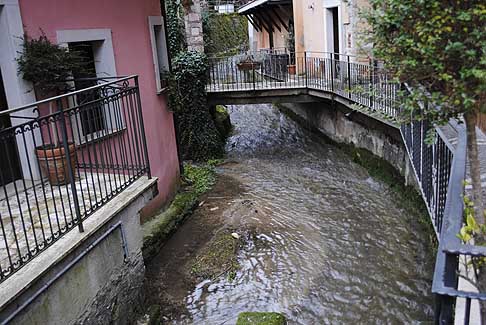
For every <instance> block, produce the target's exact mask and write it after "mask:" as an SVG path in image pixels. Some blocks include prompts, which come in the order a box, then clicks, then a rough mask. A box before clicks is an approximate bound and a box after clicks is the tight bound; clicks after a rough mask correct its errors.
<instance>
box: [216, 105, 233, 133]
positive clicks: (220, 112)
mask: <svg viewBox="0 0 486 325" xmlns="http://www.w3.org/2000/svg"><path fill="white" fill-rule="evenodd" d="M212 115H213V119H214V124H215V126H216V129H218V132H219V134H220V135H221V138H222V139H223V140H226V138H227V137H228V136H229V135H230V133H231V130H232V126H231V119H230V115H229V113H228V111H227V110H226V107H224V106H223V105H216V107H215V108H214V109H213V110H212Z"/></svg>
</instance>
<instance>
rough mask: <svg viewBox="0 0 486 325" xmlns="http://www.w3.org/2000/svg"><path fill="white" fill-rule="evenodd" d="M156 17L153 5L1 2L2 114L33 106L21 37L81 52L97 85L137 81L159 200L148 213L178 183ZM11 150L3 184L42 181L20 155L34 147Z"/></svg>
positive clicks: (144, 0) (121, 0) (154, 0)
mask: <svg viewBox="0 0 486 325" xmlns="http://www.w3.org/2000/svg"><path fill="white" fill-rule="evenodd" d="M161 12H162V11H161V6H160V1H159V0H83V1H76V0H44V1H38V0H0V28H1V30H2V33H1V34H0V75H1V78H0V111H5V110H7V109H12V108H15V107H20V106H23V105H26V104H29V103H32V102H35V101H36V100H39V98H35V95H34V92H32V91H31V89H32V85H30V84H29V83H27V82H25V81H24V80H22V79H21V77H19V76H18V73H17V63H16V61H15V58H16V57H18V52H19V51H20V50H21V48H22V40H21V39H20V37H22V36H23V35H24V34H27V35H28V36H29V37H32V38H36V37H38V36H39V35H41V33H44V34H45V35H46V36H47V37H48V38H49V40H50V41H51V42H52V43H56V44H59V45H61V46H66V47H68V48H72V47H74V48H78V49H79V48H80V49H82V50H83V51H84V52H85V53H86V55H88V56H91V58H92V61H93V67H92V69H93V76H96V77H98V78H105V77H114V76H128V75H138V77H139V91H140V99H141V103H140V106H141V110H142V115H143V122H144V124H145V128H144V129H145V135H146V142H147V149H148V150H147V151H148V158H149V161H150V167H151V173H152V175H153V176H156V177H158V178H159V181H158V190H159V194H158V196H157V197H156V199H155V200H152V201H151V203H150V206H149V207H147V213H150V211H151V210H153V209H156V208H158V207H160V206H161V205H162V204H163V203H164V202H166V200H167V199H168V198H170V197H171V195H172V194H173V193H174V191H175V189H176V187H177V182H178V176H179V167H178V166H179V162H178V157H177V148H176V140H175V132H174V123H173V116H172V113H171V112H170V111H169V110H168V107H167V95H166V93H165V92H164V89H163V80H161V72H162V71H163V70H166V69H168V57H167V48H166V41H165V31H164V30H165V29H164V18H163V17H162V14H161ZM5 31H7V32H5ZM75 77H76V76H75ZM76 86H78V85H76ZM86 86H90V84H87V85H86V83H85V84H84V87H86ZM77 88H78V87H77ZM101 115H103V114H101ZM97 119H98V120H99V121H98V123H99V124H100V125H105V124H107V123H108V122H107V121H105V120H106V119H107V113H106V112H105V113H104V115H103V116H97ZM104 119H105V120H104ZM81 122H82V123H83V121H81ZM7 123H10V124H11V125H13V126H15V124H16V123H20V122H19V121H16V120H15V119H11V121H7ZM82 123H81V124H82ZM80 129H81V128H80ZM85 133H86V132H85ZM83 136H86V134H84V135H83ZM89 136H93V135H92V134H91V135H89ZM17 142H18V140H17ZM17 146H18V147H19V148H18V151H19V154H18V157H19V159H18V161H16V162H15V161H13V163H16V164H18V166H14V167H15V168H10V169H11V170H12V171H13V172H12V175H6V176H4V181H3V182H2V183H7V180H15V179H19V178H22V176H21V175H23V178H24V179H25V178H32V181H35V179H36V178H40V177H41V176H40V175H39V173H40V172H39V171H36V170H34V171H33V172H32V171H30V172H27V169H28V167H29V166H28V165H29V161H28V160H29V158H26V157H28V156H33V155H32V154H31V153H25V152H23V151H25V150H27V151H29V150H34V147H33V146H32V147H31V148H29V147H28V146H24V145H22V146H19V145H18V144H17ZM79 159H80V158H79V157H78V160H79ZM0 160H2V158H0ZM10 163H11V164H12V162H10ZM3 165H5V163H3ZM3 165H2V166H3ZM15 170H16V171H17V173H16V172H15ZM0 185H5V184H0Z"/></svg>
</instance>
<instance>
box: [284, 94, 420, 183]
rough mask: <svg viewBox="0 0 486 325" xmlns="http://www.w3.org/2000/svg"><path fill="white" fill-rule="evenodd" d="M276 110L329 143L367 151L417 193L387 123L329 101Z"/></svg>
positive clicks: (400, 143) (399, 140) (401, 147)
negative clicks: (393, 169)
mask: <svg viewBox="0 0 486 325" xmlns="http://www.w3.org/2000/svg"><path fill="white" fill-rule="evenodd" d="M279 106H280V107H282V108H283V109H286V110H289V111H290V112H291V113H293V114H295V115H296V116H297V117H298V118H299V119H301V120H302V121H303V122H304V123H305V124H307V126H308V127H311V128H314V129H317V130H319V131H320V132H321V133H323V134H324V135H325V136H327V137H329V138H330V139H331V140H333V141H335V142H338V143H346V144H352V145H354V146H355V147H357V148H363V149H367V150H368V151H370V152H371V153H373V154H374V155H376V156H378V157H380V158H382V159H384V160H386V161H387V162H389V163H390V164H391V165H392V166H393V167H395V168H396V169H397V170H398V171H399V172H400V174H401V175H402V176H403V177H404V179H405V184H406V185H412V186H414V187H416V188H417V190H418V185H417V183H416V180H415V176H414V174H413V169H412V166H411V164H410V161H409V159H408V154H407V151H406V148H405V145H404V144H403V141H402V138H401V135H400V130H399V129H398V128H397V127H394V126H393V125H392V124H391V123H385V122H382V121H379V120H377V119H375V118H373V117H370V116H367V115H365V114H363V113H361V112H358V111H355V110H351V109H350V108H348V107H346V106H345V105H343V104H340V103H338V102H332V101H330V100H325V101H322V102H313V103H291V104H279Z"/></svg>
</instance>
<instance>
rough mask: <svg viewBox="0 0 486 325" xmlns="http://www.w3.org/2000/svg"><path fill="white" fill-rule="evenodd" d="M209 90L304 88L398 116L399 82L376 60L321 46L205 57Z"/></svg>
mask: <svg viewBox="0 0 486 325" xmlns="http://www.w3.org/2000/svg"><path fill="white" fill-rule="evenodd" d="M208 73H209V83H208V87H207V90H208V92H224V91H250V90H254V91H256V90H268V89H288V88H308V89H314V90H322V91H327V92H332V93H334V94H336V95H338V96H341V97H343V98H347V99H350V100H352V101H353V102H355V103H357V104H359V105H362V106H363V107H367V108H369V109H372V110H374V111H378V112H382V113H384V114H385V115H386V116H390V117H392V118H396V117H398V109H397V107H398V105H397V103H396V102H397V96H398V93H399V90H400V85H399V84H398V83H397V82H395V81H394V79H393V78H390V75H389V73H388V72H387V71H386V69H385V68H384V67H383V66H382V65H380V64H379V63H378V62H376V61H372V60H368V59H363V58H360V57H357V56H351V55H342V54H337V53H325V52H288V51H286V50H285V49H278V50H263V51H258V52H247V53H244V54H239V55H236V56H226V57H212V58H210V59H209V72H208Z"/></svg>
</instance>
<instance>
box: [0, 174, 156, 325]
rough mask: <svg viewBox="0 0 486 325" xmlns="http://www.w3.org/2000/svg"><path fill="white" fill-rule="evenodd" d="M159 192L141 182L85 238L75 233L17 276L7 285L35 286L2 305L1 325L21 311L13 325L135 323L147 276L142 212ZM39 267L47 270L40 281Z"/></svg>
mask: <svg viewBox="0 0 486 325" xmlns="http://www.w3.org/2000/svg"><path fill="white" fill-rule="evenodd" d="M156 187H157V181H156V179H152V180H148V179H146V178H143V179H140V180H138V181H137V182H135V183H134V184H132V185H131V186H130V187H129V188H127V189H126V190H125V191H124V192H122V193H120V194H119V195H118V196H117V197H115V198H114V199H113V200H111V201H110V202H108V203H107V205H105V206H104V207H103V208H101V209H100V210H98V211H97V212H96V213H95V214H93V215H92V216H90V217H89V218H88V219H87V220H86V222H85V229H86V230H85V232H84V233H79V232H77V230H76V229H74V230H72V231H71V232H69V233H68V234H66V235H65V236H64V237H62V238H61V239H60V240H59V241H58V242H56V243H55V244H54V245H53V246H51V247H50V248H48V249H47V250H46V251H45V252H43V253H41V254H40V255H39V256H38V257H37V258H35V259H34V260H33V261H32V262H31V263H29V264H28V265H27V266H26V267H25V268H26V270H23V269H21V271H19V274H15V275H13V276H12V277H11V278H10V279H9V280H8V281H28V279H31V281H30V283H28V284H26V285H25V286H24V287H23V288H22V289H20V290H19V291H18V293H17V294H14V295H13V296H12V297H11V298H10V299H8V301H6V302H5V301H2V304H3V305H2V310H1V311H0V320H2V323H3V321H5V320H7V319H8V318H9V317H11V316H12V315H15V313H17V311H18V310H20V311H19V312H18V313H17V315H16V316H15V317H14V318H13V320H11V321H10V322H9V324H111V323H115V324H131V323H133V322H134V319H133V318H134V317H136V312H137V311H138V310H137V309H138V308H140V306H141V303H142V299H143V293H142V291H141V289H142V284H143V280H144V273H145V266H144V262H143V258H142V250H141V248H142V232H141V227H140V221H139V220H140V219H139V211H140V209H141V208H142V207H143V206H144V205H145V204H146V203H147V202H148V201H149V200H150V199H152V198H153V197H154V195H155V193H156ZM69 237H71V238H69ZM59 243H61V244H62V245H58V244H59ZM56 246H57V247H56ZM62 250H66V251H65V252H60V251H62ZM56 255H57V256H56ZM49 262H50V264H49V265H46V263H49ZM34 263H38V265H37V267H38V268H43V269H44V271H42V272H41V273H40V274H38V276H37V277H35V275H34V274H35V273H36V272H35V271H36V269H35V268H34V266H35V265H33V264H34ZM31 264H32V265H31ZM27 267H28V268H27ZM33 276H34V278H33ZM8 281H6V282H8ZM4 285H5V286H4ZM9 285H11V284H8V283H7V284H5V283H3V284H2V286H4V287H5V288H2V289H4V290H8V286H9ZM2 298H4V297H2ZM33 298H35V299H33ZM32 299H33V301H30V300H32ZM19 307H24V308H20V309H19Z"/></svg>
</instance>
